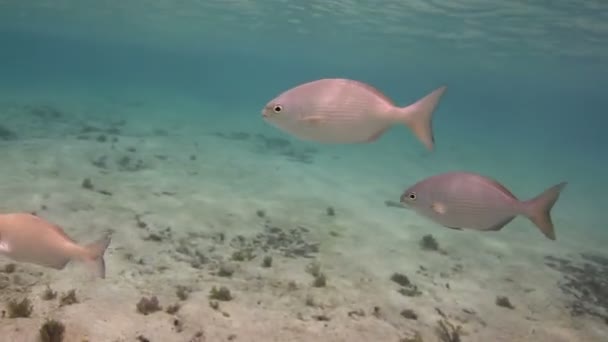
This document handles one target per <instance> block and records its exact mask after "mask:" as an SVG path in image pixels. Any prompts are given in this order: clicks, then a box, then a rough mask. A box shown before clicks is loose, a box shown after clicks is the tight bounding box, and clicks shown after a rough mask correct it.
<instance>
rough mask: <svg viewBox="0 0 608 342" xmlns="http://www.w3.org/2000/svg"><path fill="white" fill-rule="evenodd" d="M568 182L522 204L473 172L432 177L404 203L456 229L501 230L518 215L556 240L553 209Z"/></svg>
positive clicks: (404, 197) (408, 194) (413, 189)
mask: <svg viewBox="0 0 608 342" xmlns="http://www.w3.org/2000/svg"><path fill="white" fill-rule="evenodd" d="M566 184H567V183H566V182H562V183H559V184H557V185H554V186H552V187H550V188H549V189H547V190H545V191H544V192H543V193H542V194H540V195H538V196H536V197H534V198H532V199H530V200H527V201H520V200H518V199H517V197H515V195H513V194H512V193H511V192H510V191H509V190H508V189H507V188H505V187H504V186H503V185H501V184H500V183H498V182H497V181H495V180H493V179H490V178H488V177H484V176H482V175H479V174H475V173H469V172H449V173H444V174H439V175H435V176H431V177H428V178H426V179H424V180H421V181H420V182H418V183H416V184H415V185H413V186H412V187H410V188H408V189H407V190H405V191H404V192H403V194H402V195H401V198H400V201H401V203H403V204H404V205H405V206H407V207H409V208H411V209H413V210H414V211H415V212H417V213H418V214H420V215H422V216H425V217H427V218H429V219H431V220H432V221H434V222H436V223H439V224H441V225H443V226H445V227H448V228H452V229H475V230H482V231H498V230H500V229H502V228H503V227H504V226H506V225H507V224H509V222H511V220H513V219H514V218H515V217H516V216H518V215H523V216H525V217H527V218H528V219H529V220H531V221H532V222H533V223H534V224H535V225H536V226H537V227H538V228H539V229H540V231H541V232H542V233H543V234H544V235H545V236H546V237H547V238H548V239H551V240H555V231H554V228H553V222H552V220H551V209H552V208H553V205H554V204H555V202H556V201H557V199H558V198H559V195H560V193H561V191H562V190H563V189H564V187H565V186H566Z"/></svg>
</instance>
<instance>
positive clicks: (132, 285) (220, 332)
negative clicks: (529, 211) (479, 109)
mask: <svg viewBox="0 0 608 342" xmlns="http://www.w3.org/2000/svg"><path fill="white" fill-rule="evenodd" d="M108 98H112V100H113V102H111V103H110V104H108V103H107V101H108ZM108 98H104V99H100V98H97V99H96V100H97V101H99V103H97V102H95V103H93V102H81V103H76V102H74V101H73V100H72V102H68V101H66V102H65V103H63V102H62V103H61V104H60V105H58V104H56V102H57V101H58V100H57V97H55V104H53V105H54V106H56V107H57V108H58V109H61V110H62V111H65V113H66V114H65V115H66V116H67V117H68V118H69V119H70V121H69V122H66V123H65V124H64V125H61V127H62V128H61V129H62V130H63V131H62V133H57V134H53V133H52V132H49V131H48V130H49V128H48V127H49V126H45V125H40V124H38V126H36V124H34V125H33V126H32V127H29V131H28V132H25V131H23V129H24V127H23V126H17V125H22V124H23V123H24V122H28V119H27V118H26V117H20V118H18V117H15V116H11V117H12V119H10V120H8V121H6V125H7V126H9V127H12V128H14V129H15V130H18V132H19V133H20V134H21V132H23V133H22V135H24V136H34V137H36V138H32V139H29V140H16V141H11V142H0V154H1V155H2V168H0V175H1V177H0V193H2V194H3V196H2V198H3V199H2V201H1V203H0V211H1V212H13V211H37V213H38V214H39V215H40V216H42V217H44V218H46V219H48V220H50V221H52V222H55V223H57V224H59V225H61V226H63V227H64V229H65V231H66V232H67V233H68V234H69V235H70V236H72V237H73V238H74V239H76V240H78V241H82V242H88V241H91V240H94V239H96V238H98V237H99V236H100V235H101V234H102V233H103V232H104V231H106V230H112V231H113V232H114V233H113V240H112V243H111V245H110V247H109V250H108V252H107V254H106V264H107V279H105V280H99V279H94V278H92V277H91V275H90V273H89V272H88V271H87V270H86V269H85V268H84V267H82V266H81V265H78V264H74V265H72V264H70V265H69V266H68V267H67V268H66V269H64V270H62V271H55V270H49V269H44V268H42V267H38V266H35V265H27V264H17V270H16V272H15V273H14V274H4V273H0V278H1V279H2V280H3V282H2V284H5V285H6V286H7V287H6V288H4V289H2V291H1V292H0V301H1V302H2V304H0V305H5V303H6V302H7V301H8V300H9V299H13V298H15V299H21V298H24V297H25V296H28V297H29V298H30V300H31V301H32V302H33V313H32V315H31V317H30V318H17V319H9V318H3V319H1V320H0V336H1V338H0V340H1V341H36V340H37V334H38V328H39V327H40V324H41V323H42V322H43V321H44V320H45V319H47V318H54V319H58V320H61V321H62V322H63V323H64V324H65V325H66V335H65V340H66V341H79V342H80V341H85V340H86V341H92V342H97V341H134V340H135V339H136V337H137V336H139V335H143V336H145V337H147V338H148V339H149V340H150V341H153V342H156V341H227V340H234V341H282V342H283V341H364V342H369V341H387V342H390V341H400V339H401V338H405V337H412V336H413V335H414V333H415V332H416V331H418V332H420V334H421V335H422V337H423V338H424V341H436V340H437V337H436V335H435V332H434V329H435V327H436V322H437V321H438V320H439V319H441V316H440V315H439V314H438V312H437V311H436V308H439V309H440V310H441V311H442V312H444V313H445V314H446V315H447V317H448V320H449V321H450V322H453V323H454V324H456V325H462V329H463V337H462V340H463V341H485V342H487V341H496V342H499V341H509V342H514V341H537V342H543V341H551V342H561V341H564V342H566V341H568V342H571V341H590V342H591V341H602V339H603V338H605V336H607V335H608V325H606V324H605V323H604V322H602V321H601V320H599V319H594V318H589V317H586V316H581V317H577V318H572V317H571V316H570V314H569V312H568V309H567V308H566V304H567V298H566V297H564V295H563V294H562V293H561V291H560V290H559V289H558V287H557V286H556V282H557V281H558V280H559V278H560V274H559V273H558V272H556V271H554V270H552V269H550V268H548V267H547V266H545V264H544V259H543V257H544V256H545V255H555V256H562V257H563V256H571V255H575V254H576V253H579V252H581V251H590V250H595V251H596V252H600V251H601V248H602V244H601V240H599V239H597V238H595V237H591V238H586V237H585V235H584V234H581V230H580V229H579V230H576V231H574V230H573V229H569V227H568V226H567V223H568V217H569V215H570V213H572V214H573V215H574V214H575V212H576V211H577V208H576V207H572V206H568V205H567V204H563V203H562V202H564V203H568V202H569V201H568V196H570V195H571V194H570V193H565V194H564V196H563V198H562V199H561V200H560V205H559V206H558V207H556V210H555V211H556V213H555V215H554V217H555V221H556V226H557V236H558V241H556V242H552V241H549V240H546V239H545V238H544V237H543V236H542V235H541V233H540V232H538V231H537V230H536V228H534V227H533V226H532V224H531V223H530V222H528V221H526V220H525V219H523V218H519V219H516V220H515V221H514V222H513V223H511V224H510V225H509V226H507V227H506V228H505V229H503V230H502V231H501V232H498V233H478V232H468V231H465V232H457V231H452V230H449V229H445V228H441V227H439V226H437V225H435V224H433V223H430V222H428V221H426V220H425V219H423V218H421V217H418V216H417V215H415V214H414V213H413V212H410V211H407V210H404V209H396V208H390V207H386V206H385V205H384V203H383V202H384V201H385V200H395V201H396V200H398V197H399V195H400V194H401V192H402V190H403V189H404V187H405V186H407V185H409V184H410V183H411V182H414V181H416V180H418V179H421V178H423V177H425V176H426V175H428V174H430V173H434V172H439V171H441V170H444V169H445V170H447V169H448V167H455V168H456V167H458V168H460V167H463V165H464V164H450V165H448V164H446V163H447V162H444V163H441V162H437V161H434V160H433V158H435V157H434V156H432V155H431V156H429V155H428V154H426V153H425V152H424V151H423V149H422V147H421V146H420V145H418V144H417V142H416V141H415V140H414V139H413V138H411V136H408V135H407V134H406V133H404V132H405V130H404V129H402V128H400V129H398V131H400V132H399V133H395V134H392V135H389V136H387V137H385V138H384V139H386V140H387V141H385V142H382V141H381V142H379V143H377V144H372V145H359V146H338V147H336V146H318V145H314V144H308V143H303V142H296V141H293V140H291V142H292V146H293V147H294V148H295V149H296V150H303V149H306V148H311V147H314V148H316V149H318V152H316V153H312V158H313V160H314V161H313V163H312V164H305V163H300V162H291V161H287V159H286V158H285V157H284V156H281V155H278V154H277V153H276V152H273V151H264V149H262V148H260V147H259V144H258V143H256V141H257V140H256V139H255V138H250V139H248V140H243V141H237V140H230V139H222V138H219V137H217V136H214V135H212V134H210V133H212V132H214V131H220V132H224V133H227V134H228V133H231V132H233V131H247V132H253V133H254V134H255V133H256V132H261V133H263V134H265V135H267V136H269V137H280V138H285V136H284V135H282V134H281V133H279V132H278V131H276V130H274V129H273V128H271V127H267V126H266V125H264V124H263V123H261V122H259V121H261V120H259V119H258V118H257V117H255V115H256V114H257V112H256V111H254V112H252V113H251V115H252V119H251V120H250V122H247V123H240V122H239V121H237V120H236V119H234V118H231V117H230V115H228V114H229V113H226V111H225V109H224V110H223V113H222V116H219V115H218V116H217V117H216V120H207V121H205V119H204V118H203V117H202V116H203V115H204V113H208V112H213V111H216V110H219V108H204V107H202V106H200V104H197V103H192V102H190V103H185V101H181V100H183V99H176V102H180V103H181V107H179V108H180V110H176V109H173V110H174V111H175V112H179V113H197V112H198V113H202V114H201V115H200V116H201V117H200V119H199V120H200V121H199V122H191V120H190V119H187V118H186V117H185V116H183V115H180V116H179V117H176V119H175V120H174V121H173V123H172V124H171V125H169V126H164V125H163V121H162V119H163V115H167V114H168V112H169V111H170V110H171V109H170V108H171V104H168V103H165V104H159V105H152V104H150V103H149V102H147V101H150V99H151V98H153V96H150V99H143V100H142V99H141V98H136V99H134V100H132V101H127V100H124V101H119V100H117V99H116V98H113V97H112V96H108ZM24 101H25V99H20V98H16V97H15V100H14V101H12V103H3V104H2V108H0V111H2V112H1V113H0V115H2V116H3V117H6V116H7V114H6V113H9V112H10V113H17V111H18V110H19V109H18V108H17V107H16V106H17V105H19V104H24V103H33V104H40V101H32V100H31V99H30V100H28V102H24ZM104 101H105V102H104ZM100 103H103V104H100ZM11 111H13V112H11ZM85 112H88V113H90V114H91V115H96V114H97V115H99V114H101V112H105V113H108V114H107V119H106V120H102V121H100V122H91V123H90V124H91V125H95V126H98V127H102V128H106V127H108V126H110V123H111V122H113V121H118V120H120V119H121V118H125V119H126V120H127V123H126V125H125V126H124V127H121V132H120V134H118V135H116V134H107V136H108V137H110V140H111V138H112V137H114V136H116V137H118V139H119V140H118V142H116V143H114V144H112V143H111V142H109V141H108V142H97V141H95V139H93V140H79V139H77V135H78V134H77V132H78V131H79V130H80V128H81V127H80V126H78V127H74V126H73V123H74V121H73V120H72V119H71V118H72V117H73V116H75V115H76V114H77V113H85ZM75 113H76V114H75ZM135 114H139V115H145V117H146V120H145V121H144V120H140V121H137V120H138V119H137V118H133V119H129V118H128V117H129V115H135ZM234 115H236V114H234ZM83 119H86V118H83ZM30 121H31V120H30ZM34 126H35V127H34ZM158 129H163V130H166V131H167V133H168V135H166V136H165V135H159V134H158V132H156V133H155V130H158ZM98 135H99V133H95V134H88V136H90V137H93V138H95V137H97V136H98ZM24 138H25V137H24ZM408 139H409V140H408ZM437 139H438V141H440V139H441V137H439V136H438V137H437ZM388 141H390V142H388ZM396 141H399V143H395V142H396ZM391 142H392V143H391ZM112 145H113V146H114V147H113V148H112ZM128 147H135V148H136V151H135V152H128V151H126V149H127V148H128ZM465 148H466V146H464V147H463V149H465ZM468 151H469V153H463V154H466V155H468V156H469V158H472V157H471V154H470V151H473V149H471V148H469V149H468ZM438 154H439V155H440V156H445V155H446V152H438ZM103 155H106V156H107V169H105V170H104V169H101V168H99V167H97V166H95V165H93V164H92V161H95V160H98V158H99V157H101V156H103ZM125 155H130V156H132V157H134V159H138V158H141V159H142V160H143V163H144V165H145V168H144V169H142V170H139V171H133V172H132V171H119V170H118V169H117V168H118V166H117V165H116V160H118V159H119V158H121V157H122V156H125ZM158 155H164V156H167V159H166V160H162V159H160V158H159V157H157V156H158ZM191 155H196V160H190V156H191ZM437 158H439V157H437ZM450 163H453V161H450ZM502 172H503V173H502V174H508V172H509V170H508V169H507V170H503V171H502ZM535 176H536V175H535V174H532V175H530V184H531V185H530V186H529V187H528V186H524V185H520V187H519V188H518V189H514V192H515V193H518V191H517V190H522V189H523V190H524V191H525V190H528V191H529V193H527V194H524V195H533V194H534V192H537V191H538V192H540V191H542V190H543V189H542V188H543V185H541V186H538V184H539V182H544V181H545V180H546V179H545V178H542V177H540V176H538V177H536V178H535ZM497 177H498V176H497ZM84 178H90V179H91V181H92V183H93V184H94V186H95V188H96V189H102V190H107V191H110V192H111V193H112V196H107V195H103V194H100V193H97V192H95V191H90V190H87V189H83V188H82V187H81V183H82V181H83V179H84ZM531 179H534V181H532V180H531ZM550 181H551V180H550ZM546 185H547V186H549V185H551V184H546ZM162 192H170V194H161V193H162ZM572 193H573V194H572V196H573V197H576V196H577V192H576V186H574V190H572ZM522 197H525V196H523V195H522ZM574 202H575V201H574V200H572V201H571V202H569V203H574ZM562 204H563V205H562ZM43 205H44V206H46V210H42V209H41V206H43ZM328 206H332V207H333V208H335V212H336V215H335V216H333V217H330V216H328V215H327V214H326V208H327V207H328ZM258 209H259V210H264V211H265V213H266V216H267V217H266V218H260V217H258V216H257V215H256V210H258ZM137 214H139V215H141V220H143V221H144V222H146V223H147V225H148V229H149V231H147V230H146V229H142V228H138V226H137V222H136V220H135V215H137ZM266 220H269V221H270V222H271V224H272V225H273V226H278V227H281V228H284V229H292V228H297V227H298V226H302V227H305V228H307V229H308V230H309V233H308V234H306V236H305V239H306V240H309V241H318V242H320V252H319V253H318V254H316V260H318V261H319V263H320V265H321V270H322V272H324V273H325V274H326V275H327V286H326V287H321V288H315V287H312V286H311V282H312V280H313V277H312V276H311V275H310V274H308V273H307V272H306V267H307V265H308V264H309V263H310V262H311V261H312V260H313V259H308V258H288V257H284V256H282V255H281V253H279V252H278V251H270V252H268V255H272V256H273V265H272V267H271V268H262V267H261V266H260V264H261V262H262V257H263V255H264V254H259V253H258V255H257V256H256V258H254V259H253V260H251V261H243V262H232V261H231V262H230V264H231V265H233V266H234V267H235V272H234V274H233V276H232V277H229V278H226V277H219V276H217V275H214V274H215V272H216V271H217V267H216V266H215V265H217V263H214V262H210V263H209V264H206V265H203V266H202V268H200V269H199V268H194V267H192V266H191V264H190V260H191V258H192V257H188V256H184V255H182V254H180V253H179V252H178V251H177V248H178V247H179V245H180V242H179V241H180V239H183V238H186V240H187V243H189V244H190V246H191V247H192V248H193V249H199V250H201V251H202V252H203V253H204V254H205V255H206V256H208V257H212V258H213V257H222V258H224V259H229V258H230V255H231V253H232V252H233V251H234V249H232V248H230V247H229V246H228V244H229V241H230V240H231V239H232V238H234V237H235V236H236V235H238V234H241V235H243V236H245V237H251V236H254V235H256V234H258V233H260V232H262V231H263V230H264V223H265V222H266ZM581 225H582V224H581ZM166 227H171V232H172V236H171V237H170V238H165V239H164V240H162V241H161V242H156V241H147V240H143V238H144V237H146V236H148V234H149V232H155V233H158V234H160V232H161V231H162V230H163V229H164V228H166ZM220 232H222V233H224V234H225V238H226V241H225V243H224V244H218V243H215V242H213V239H212V238H211V237H212V236H213V234H217V233H220ZM188 233H195V234H194V237H193V236H192V235H191V236H190V237H188ZM425 234H433V235H434V236H435V237H436V238H437V240H438V242H439V244H440V246H441V248H442V249H443V250H445V251H446V253H447V254H445V255H444V254H441V253H438V252H433V251H424V250H421V248H420V247H419V240H420V238H421V237H422V236H423V235H425ZM602 238H603V239H604V241H605V239H606V236H603V237H602ZM210 248H211V249H214V251H210ZM140 259H141V260H142V263H139V262H138V260H140ZM180 260H182V261H180ZM8 263H11V261H10V260H8V259H6V258H2V259H1V260H0V269H1V268H3V267H4V265H5V264H8ZM420 266H423V267H424V268H425V269H426V271H425V272H417V271H418V270H419V268H420ZM394 272H401V273H403V274H406V275H407V276H408V277H409V278H410V280H411V281H412V283H414V284H415V285H417V286H418V288H419V290H420V291H421V292H422V294H421V295H420V296H416V297H406V296H403V295H401V294H399V293H398V292H397V291H396V290H397V289H398V288H399V286H397V284H395V283H394V282H392V281H391V280H390V277H391V275H392V274H393V273H394ZM15 277H18V278H19V279H16V280H15ZM290 282H292V284H291V285H290ZM446 283H449V289H448V288H446ZM293 284H295V286H293ZM47 285H48V286H50V287H51V288H52V289H54V290H56V291H58V292H59V293H60V296H61V294H63V293H65V292H67V291H68V290H70V289H75V290H76V292H77V297H78V299H79V301H80V303H78V304H73V305H67V306H62V307H60V306H59V301H58V299H55V300H51V301H44V300H42V299H41V294H42V293H43V292H44V290H45V288H46V286H47ZM178 285H183V286H188V287H190V288H191V289H192V293H191V294H190V296H189V297H188V298H187V299H186V300H185V301H179V300H178V298H177V296H176V287H177V286H178ZM221 285H224V286H227V287H228V288H229V289H230V290H231V292H232V294H233V296H234V299H233V300H231V301H229V302H220V306H219V310H215V309H213V308H211V307H210V304H209V299H208V294H209V291H210V289H211V288H212V287H213V286H221ZM3 286H4V285H3ZM152 295H155V296H157V297H158V299H159V301H160V304H161V305H162V306H163V308H167V307H168V306H169V305H171V304H174V303H180V305H181V307H180V309H179V311H178V312H177V313H176V314H173V315H172V314H168V313H166V312H164V311H159V312H155V313H151V314H149V315H142V314H140V313H138V312H137V310H136V304H137V302H138V301H139V300H140V298H141V297H142V296H146V297H149V296H152ZM498 295H501V296H508V297H509V298H510V300H511V302H512V303H513V305H514V306H515V309H513V310H509V309H506V308H502V307H498V306H496V305H495V299H496V296H498ZM307 299H312V305H307V303H306V302H307ZM309 304H310V303H309ZM374 307H378V308H379V313H377V314H374ZM406 308H408V309H412V310H414V311H415V312H416V314H417V315H418V319H417V320H408V319H406V318H404V317H402V316H401V315H400V311H401V310H403V309H406ZM463 309H466V310H467V311H468V312H469V313H467V312H464V311H463ZM355 311H360V312H362V313H363V315H362V316H359V315H356V314H352V313H351V315H349V312H355ZM315 315H317V316H318V315H325V316H326V317H327V318H328V319H329V321H319V320H317V319H315V318H314V317H315ZM176 320H177V321H179V324H178V325H179V328H177V327H176V326H175V321H176ZM199 331H201V332H203V334H202V335H201V336H199V337H198V339H196V338H195V337H194V336H195V334H196V333H197V332H199Z"/></svg>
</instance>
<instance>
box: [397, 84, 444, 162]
mask: <svg viewBox="0 0 608 342" xmlns="http://www.w3.org/2000/svg"><path fill="white" fill-rule="evenodd" d="M446 89H447V87H446V86H442V87H439V88H437V89H435V90H433V91H432V92H431V93H429V94H427V95H426V96H425V97H423V98H421V99H419V100H418V101H416V102H414V103H412V104H411V105H409V106H407V107H403V108H399V112H400V115H399V117H400V118H399V119H400V120H399V121H400V122H403V123H405V125H406V126H408V127H409V129H410V130H411V131H412V132H413V133H414V135H415V136H416V138H418V140H420V141H421V142H422V143H423V144H424V146H425V147H426V148H427V149H428V150H429V151H432V150H433V148H434V145H435V138H434V136H433V125H432V119H433V112H434V111H435V109H436V108H437V104H438V103H439V100H440V99H441V96H442V95H443V93H444V92H445V90H446Z"/></svg>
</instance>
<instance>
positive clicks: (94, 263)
mask: <svg viewBox="0 0 608 342" xmlns="http://www.w3.org/2000/svg"><path fill="white" fill-rule="evenodd" d="M110 241H111V238H110V235H109V234H108V235H106V236H104V237H103V238H101V239H99V240H97V241H95V242H93V243H91V244H88V245H86V246H85V249H86V250H87V252H88V254H89V255H88V259H87V261H86V262H87V264H90V266H91V268H93V270H94V271H95V274H96V275H97V276H98V277H100V278H102V279H103V278H105V277H106V262H105V260H104V259H103V255H104V253H105V252H106V249H107V248H108V246H109V245H110Z"/></svg>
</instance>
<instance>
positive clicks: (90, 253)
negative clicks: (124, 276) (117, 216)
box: [0, 213, 110, 278]
mask: <svg viewBox="0 0 608 342" xmlns="http://www.w3.org/2000/svg"><path fill="white" fill-rule="evenodd" d="M109 244H110V236H109V235H106V236H104V237H103V238H101V239H99V240H98V241H96V242H93V243H91V244H88V245H79V244H77V243H76V242H75V241H74V240H72V239H71V238H70V237H69V236H68V235H67V234H66V233H65V232H64V231H63V229H61V228H60V227H58V226H56V225H53V224H51V223H49V222H47V221H45V220H43V219H41V218H40V217H38V216H35V215H32V214H29V213H12V214H0V254H2V255H5V256H7V257H9V258H11V259H13V260H15V261H18V262H27V263H32V264H37V265H40V266H45V267H50V268H54V269H58V270H59V269H63V268H64V267H65V265H66V264H67V263H68V262H69V261H70V260H77V261H82V262H85V263H86V264H87V265H88V266H89V267H91V268H93V269H94V271H95V273H96V275H97V276H99V277H101V278H105V273H106V269H105V268H106V267H105V262H104V259H103V255H104V253H105V251H106V248H107V247H108V245H109Z"/></svg>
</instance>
